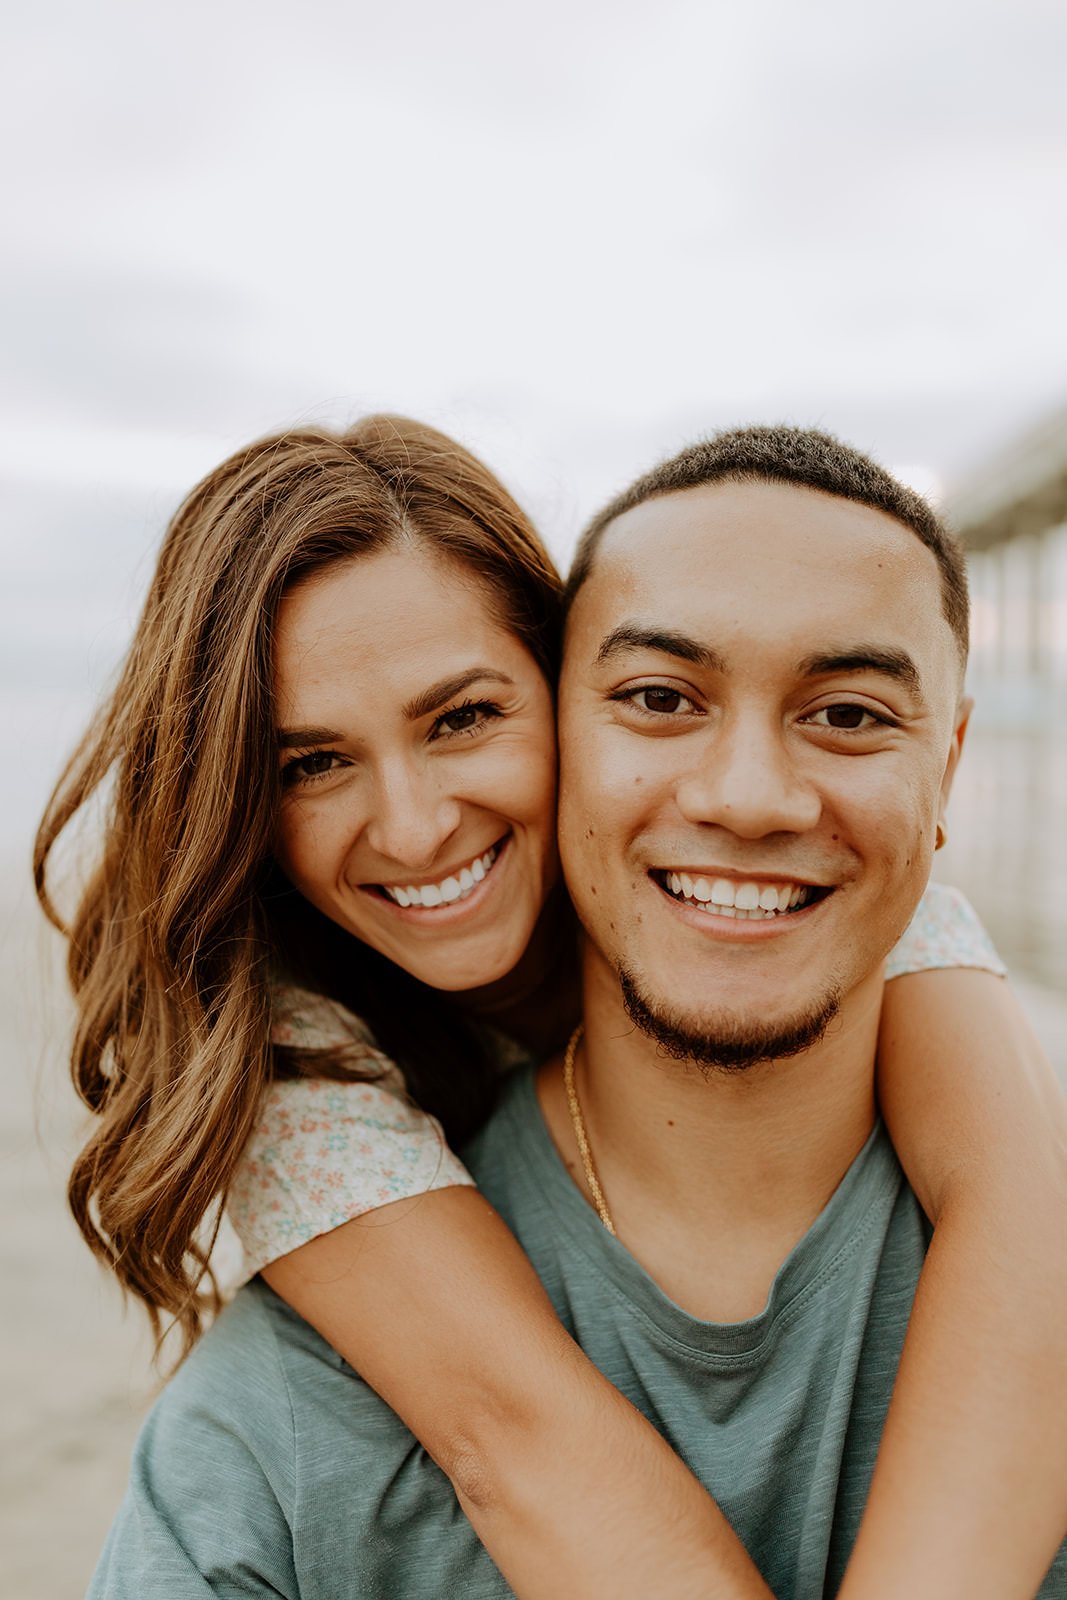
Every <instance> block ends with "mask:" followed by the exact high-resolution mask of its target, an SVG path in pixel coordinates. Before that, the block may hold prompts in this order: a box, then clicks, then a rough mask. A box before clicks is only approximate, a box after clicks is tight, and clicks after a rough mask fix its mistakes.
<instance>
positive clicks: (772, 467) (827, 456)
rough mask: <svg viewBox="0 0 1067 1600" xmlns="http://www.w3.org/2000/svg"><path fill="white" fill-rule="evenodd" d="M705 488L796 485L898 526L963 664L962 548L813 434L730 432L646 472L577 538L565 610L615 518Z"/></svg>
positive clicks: (860, 464)
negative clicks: (927, 561)
mask: <svg viewBox="0 0 1067 1600" xmlns="http://www.w3.org/2000/svg"><path fill="white" fill-rule="evenodd" d="M709 483H791V484H796V485H797V487H798V488H803V489H819V490H821V491H822V492H823V493H824V494H832V495H836V496H837V497H838V499H840V500H855V501H857V502H858V503H859V504H860V505H864V506H872V507H873V508H874V509H875V510H876V511H884V512H885V513H886V514H887V515H888V516H891V517H894V518H895V519H896V520H897V522H900V523H903V525H904V526H905V527H906V528H910V529H911V531H912V532H913V533H914V534H916V535H917V537H918V538H919V539H921V540H922V542H923V544H924V545H925V546H926V548H927V549H928V550H929V551H931V553H932V554H933V556H934V559H935V560H936V562H937V565H938V567H939V569H940V572H941V604H942V610H943V611H944V614H945V620H946V621H947V622H948V625H949V627H950V628H951V629H952V632H953V633H954V634H955V636H956V642H957V644H958V646H959V651H960V656H961V659H962V660H963V661H964V662H966V660H967V646H968V620H969V614H970V605H969V601H968V596H967V567H966V560H965V557H964V552H963V546H962V544H961V543H960V541H959V540H958V539H957V537H956V536H955V534H954V533H952V532H951V531H950V529H949V528H948V527H947V525H946V524H945V523H944V522H943V521H942V520H941V518H940V517H939V516H938V514H937V512H936V511H935V510H934V509H933V507H932V506H930V505H929V504H928V503H927V502H926V501H925V500H924V499H923V498H922V496H921V495H919V494H916V493H915V491H914V490H913V489H908V488H907V487H906V486H905V485H904V484H902V483H898V481H897V479H896V478H894V477H893V476H892V475H891V474H890V473H888V472H886V470H885V468H884V467H880V466H879V465H878V463H877V462H876V461H872V460H871V459H870V457H869V456H865V455H863V454H862V453H861V452H860V451H859V450H854V449H853V448H852V446H851V445H847V444H842V442H841V440H840V439H835V438H834V437H833V435H832V434H829V433H819V432H817V431H816V430H815V429H813V428H790V427H758V428H734V429H731V430H730V431H729V432H727V433H717V434H715V435H714V436H713V437H712V438H710V439H702V440H700V441H699V442H698V443H696V444H692V445H689V446H688V447H687V448H686V449H685V450H681V451H679V453H678V454H677V455H676V456H671V458H670V460H668V461H662V462H660V464H659V466H656V467H653V468H652V470H651V472H646V473H644V474H643V476H641V477H640V478H638V479H637V480H636V482H634V483H632V484H631V485H630V487H629V488H628V489H624V490H623V491H622V493H621V494H618V495H616V496H615V498H614V500H612V501H610V502H609V504H608V505H606V506H605V507H604V509H603V510H602V511H600V512H598V513H597V515H596V516H595V517H594V518H593V520H592V522H590V523H589V525H588V527H587V528H586V529H585V532H584V533H583V534H582V536H581V539H580V540H579V541H578V549H577V551H576V553H575V557H574V564H573V565H572V567H571V571H570V576H569V578H568V580H567V586H566V590H565V594H564V604H565V607H566V608H567V609H568V610H569V609H570V607H571V605H572V604H573V602H574V598H575V596H576V595H577V593H578V591H579V589H580V588H581V587H582V584H583V583H584V582H585V580H586V578H588V576H589V573H590V571H591V570H592V566H593V561H594V558H595V556H596V552H597V549H598V548H599V545H600V541H601V538H602V537H603V534H604V531H605V529H606V528H607V527H608V526H609V525H610V524H611V523H612V522H614V521H615V519H616V517H621V516H622V514H623V512H625V511H632V510H633V508H634V507H635V506H639V505H641V504H642V503H643V502H644V501H646V500H653V499H656V498H658V497H659V496H660V495H666V494H676V493H678V492H679V491H681V490H683V489H697V488H700V487H702V486H703V485H704V484H709Z"/></svg>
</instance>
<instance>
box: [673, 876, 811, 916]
mask: <svg viewBox="0 0 1067 1600" xmlns="http://www.w3.org/2000/svg"><path fill="white" fill-rule="evenodd" d="M649 876H650V877H651V878H652V880H653V882H654V883H656V884H657V886H658V887H659V888H660V889H662V890H663V892H664V893H665V894H667V895H669V896H670V897H671V899H672V900H675V901H677V902H678V903H679V904H680V905H685V906H691V907H692V908H694V909H695V910H698V911H701V912H703V913H704V914H705V915H710V916H718V917H723V918H727V919H730V918H732V919H735V920H742V921H753V922H762V921H770V920H773V919H776V918H781V917H787V916H790V915H792V914H794V913H795V912H797V911H802V910H804V909H805V907H807V906H811V905H814V904H816V903H817V902H818V901H820V900H825V899H826V897H827V895H829V894H832V893H833V886H832V885H825V884H815V883H810V882H806V881H805V880H803V879H801V878H785V877H782V876H780V875H778V874H775V875H774V876H766V877H764V876H756V875H754V876H752V877H739V876H732V877H727V876H725V875H724V874H723V873H721V872H716V871H715V870H714V869H708V870H706V871H699V870H698V871H695V872H694V871H690V870H685V871H682V870H681V869H674V868H669V867H665V868H654V869H653V870H652V871H651V872H650V874H649Z"/></svg>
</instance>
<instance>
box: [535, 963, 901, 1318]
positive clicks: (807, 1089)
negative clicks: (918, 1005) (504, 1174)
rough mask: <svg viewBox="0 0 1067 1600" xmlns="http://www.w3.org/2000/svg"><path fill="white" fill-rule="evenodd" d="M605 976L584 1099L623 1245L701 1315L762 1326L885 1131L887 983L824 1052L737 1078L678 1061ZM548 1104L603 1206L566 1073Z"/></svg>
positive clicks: (821, 1047) (835, 1025)
mask: <svg viewBox="0 0 1067 1600" xmlns="http://www.w3.org/2000/svg"><path fill="white" fill-rule="evenodd" d="M590 966H591V970H588V969H587V975H586V985H585V1036H584V1039H583V1041H582V1046H581V1049H580V1051H579V1054H578V1059H577V1063H576V1086H577V1090H578V1097H579V1104H580V1108H581V1115H582V1118H583V1120H584V1124H585V1128H586V1132H587V1135H588V1139H589V1144H590V1147H591V1151H592V1156H593V1161H594V1164H595V1167H596V1171H597V1175H598V1177H599V1179H600V1183H601V1185H602V1188H603V1191H604V1195H605V1198H606V1201H607V1204H608V1208H609V1210H610V1213H611V1216H612V1220H613V1222H614V1224H615V1227H616V1230H617V1232H618V1236H619V1239H620V1241H621V1242H622V1243H623V1244H624V1245H625V1246H626V1248H627V1249H628V1250H629V1251H630V1252H631V1254H633V1255H634V1256H635V1257H636V1258H637V1260H638V1261H640V1262H641V1264H642V1266H644V1267H645V1269H646V1271H648V1273H649V1274H650V1276H651V1277H652V1278H654V1279H655V1280H656V1282H657V1283H658V1284H659V1285H660V1287H661V1288H662V1289H663V1290H664V1292H665V1293H667V1294H668V1295H669V1296H670V1297H671V1298H672V1299H673V1300H675V1301H676V1302H677V1303H678V1304H680V1305H681V1306H682V1307H683V1308H684V1309H686V1310H687V1311H690V1312H691V1313H692V1314H693V1315H694V1316H698V1317H701V1318H703V1319H704V1320H707V1321H717V1322H732V1321H738V1320H742V1319H744V1318H747V1317H751V1316H755V1315H757V1314H758V1313H759V1312H760V1311H761V1310H762V1309H763V1306H764V1304H765V1303H766V1298H767V1293H768V1290H769V1288H770V1285H771V1282H772V1281H773V1278H774V1275H775V1273H776V1271H777V1269H778V1267H779V1266H780V1265H781V1263H782V1261H783V1260H784V1259H785V1257H786V1256H787V1255H788V1253H789V1251H790V1250H791V1249H792V1247H793V1246H794V1245H795V1244H796V1243H797V1242H798V1240H799V1239H801V1238H802V1237H803V1235H804V1234H805V1233H806V1232H807V1230H808V1228H810V1226H811V1224H812V1223H813V1222H814V1221H815V1218H816V1217H817V1216H818V1215H819V1213H820V1211H821V1210H822V1209H823V1207H824V1206H825V1205H826V1203H827V1201H828V1200H829V1199H830V1196H831V1195H832V1194H833V1192H834V1190H835V1189H836V1188H837V1185H838V1184H839V1183H840V1181H841V1179H842V1177H843V1176H844V1174H845V1172H846V1171H847V1170H848V1168H849V1166H850V1165H851V1163H852V1161H853V1160H854V1159H855V1157H856V1155H857V1154H858V1153H859V1151H860V1150H861V1149H862V1147H863V1144H864V1142H865V1141H866V1139H867V1137H868V1135H869V1134H870V1131H871V1128H872V1127H873V1125H874V1117H875V1107H874V1060H875V1046H876V1040H877V1027H878V1014H879V1010H880V1005H881V991H882V983H881V977H880V974H879V975H876V976H874V977H872V979H871V980H870V981H869V982H868V983H866V984H864V985H861V986H860V988H859V989H857V990H853V991H852V993H851V994H850V995H848V996H847V997H846V1000H845V1001H844V1003H843V1004H842V1007H841V1010H840V1012H839V1013H838V1015H837V1017H835V1019H834V1021H833V1022H832V1023H831V1024H830V1027H829V1028H828V1030H827V1032H826V1035H825V1036H824V1038H823V1039H821V1040H820V1041H819V1042H818V1043H817V1044H815V1045H813V1046H811V1047H810V1048H809V1049H808V1050H806V1051H804V1052H802V1053H801V1054H799V1055H796V1056H792V1057H788V1058H785V1059H782V1060H778V1061H770V1062H761V1063H758V1064H757V1065H754V1066H752V1067H749V1068H745V1069H741V1070H738V1069H733V1070H730V1071H722V1070H719V1069H716V1068H711V1069H706V1068H698V1067H696V1066H694V1065H692V1064H690V1063H684V1062H677V1061H671V1060H669V1059H666V1058H665V1057H664V1055H663V1054H662V1052H661V1051H660V1050H659V1048H658V1046H657V1045H656V1043H655V1041H653V1040H651V1039H649V1038H648V1037H646V1036H645V1035H644V1034H642V1033H639V1032H638V1031H637V1029H636V1028H635V1027H634V1025H633V1023H632V1022H631V1021H630V1020H629V1018H628V1017H627V1016H626V1014H625V1011H624V1009H623V1005H622V999H621V996H620V994H619V990H618V985H617V982H616V981H615V979H614V975H613V974H611V975H610V976H606V975H605V974H604V973H603V972H600V971H599V970H598V969H597V967H596V965H595V964H590ZM539 1093H540V1096H541V1103H542V1108H543V1110H544V1114H545V1118H546V1121H547V1122H548V1126H549V1130H550V1132H551V1133H552V1136H553V1138H554V1140H555V1142H556V1144H557V1147H558V1148H559V1151H560V1153H561V1155H562V1156H563V1158H564V1160H565V1161H566V1163H567V1165H568V1167H569V1168H570V1170H571V1173H572V1175H573V1177H574V1179H575V1182H576V1183H577V1185H578V1187H579V1188H580V1189H581V1190H582V1191H583V1193H585V1194H586V1197H587V1198H590V1196H589V1191H588V1185H587V1183H586V1180H585V1174H584V1171H583V1167H582V1163H581V1160H580V1157H579V1154H578V1146H577V1140H576V1137H575V1133H574V1129H573V1126H572V1119H571V1115H570V1110H569V1107H568V1104H567V1100H566V1096H565V1093H564V1089H563V1079H562V1063H561V1061H560V1060H559V1059H557V1060H555V1061H552V1062H550V1063H549V1064H548V1065H547V1066H546V1067H545V1069H544V1070H543V1071H542V1074H541V1077H540V1082H539Z"/></svg>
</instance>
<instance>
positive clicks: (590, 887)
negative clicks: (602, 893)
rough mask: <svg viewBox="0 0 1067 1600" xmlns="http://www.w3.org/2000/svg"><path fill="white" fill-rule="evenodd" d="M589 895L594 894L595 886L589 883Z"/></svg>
mask: <svg viewBox="0 0 1067 1600" xmlns="http://www.w3.org/2000/svg"><path fill="white" fill-rule="evenodd" d="M589 893H590V894H596V884H595V883H591V884H590V885H589Z"/></svg>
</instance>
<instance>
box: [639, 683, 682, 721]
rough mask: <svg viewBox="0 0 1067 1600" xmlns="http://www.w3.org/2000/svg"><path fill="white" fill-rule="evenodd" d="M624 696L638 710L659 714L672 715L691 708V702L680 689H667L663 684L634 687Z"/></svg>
mask: <svg viewBox="0 0 1067 1600" xmlns="http://www.w3.org/2000/svg"><path fill="white" fill-rule="evenodd" d="M626 698H627V699H628V700H629V701H631V703H632V704H633V705H635V706H637V707H639V709H640V710H642V711H651V712H653V713H654V714H655V713H658V714H660V715H661V716H673V715H674V714H675V713H676V712H678V711H692V709H693V702H692V701H691V700H690V699H689V698H688V697H687V696H686V695H684V694H683V693H682V691H681V690H680V689H669V688H667V687H666V686H665V685H663V684H649V685H648V687H647V688H644V689H635V690H634V691H633V692H632V693H631V694H629V695H627V697H626Z"/></svg>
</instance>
